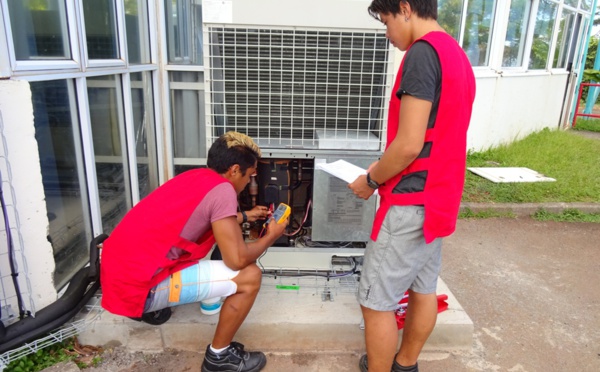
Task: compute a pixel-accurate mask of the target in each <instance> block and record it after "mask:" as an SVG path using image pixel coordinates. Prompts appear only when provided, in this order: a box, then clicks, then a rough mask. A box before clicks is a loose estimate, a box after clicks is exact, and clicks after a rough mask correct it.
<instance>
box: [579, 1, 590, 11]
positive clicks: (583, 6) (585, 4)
mask: <svg viewBox="0 0 600 372" xmlns="http://www.w3.org/2000/svg"><path fill="white" fill-rule="evenodd" d="M580 8H581V9H583V10H590V9H591V8H592V0H582V1H581V5H580Z"/></svg>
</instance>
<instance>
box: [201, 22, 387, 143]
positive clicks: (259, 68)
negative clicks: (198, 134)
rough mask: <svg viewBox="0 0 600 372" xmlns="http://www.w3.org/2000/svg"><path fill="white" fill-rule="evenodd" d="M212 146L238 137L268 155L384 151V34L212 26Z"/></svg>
mask: <svg viewBox="0 0 600 372" xmlns="http://www.w3.org/2000/svg"><path fill="white" fill-rule="evenodd" d="M206 32H207V35H208V37H207V39H208V45H206V49H207V51H208V54H209V57H208V61H207V62H208V63H207V66H208V69H207V70H208V74H207V76H208V77H209V79H210V84H209V85H208V87H207V88H208V90H209V91H210V94H209V96H210V110H207V113H208V115H207V117H208V118H210V120H209V121H208V122H209V126H210V125H212V128H211V130H209V131H208V133H211V135H212V138H210V139H209V141H210V142H212V141H213V140H214V139H215V138H216V137H218V136H219V135H220V134H222V133H224V132H226V131H228V130H235V131H238V132H242V133H245V134H248V135H249V136H251V137H252V138H254V139H255V140H256V141H257V142H258V144H259V145H260V146H262V147H267V148H289V147H292V148H295V147H298V148H318V149H336V148H339V149H368V150H380V148H381V139H382V133H383V130H384V122H383V121H384V119H385V118H384V116H385V115H384V114H383V111H384V102H385V100H384V94H385V91H386V89H385V85H386V83H387V80H388V79H387V78H388V53H389V48H388V43H387V40H386V38H385V35H384V34H383V33H374V32H373V33H368V32H350V31H331V30H330V31H322V30H302V29H248V28H235V27H227V28H224V27H208V29H207V31H206Z"/></svg>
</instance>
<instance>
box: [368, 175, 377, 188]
mask: <svg viewBox="0 0 600 372" xmlns="http://www.w3.org/2000/svg"><path fill="white" fill-rule="evenodd" d="M367 185H369V187H370V188H372V189H373V190H377V189H378V188H379V184H378V183H377V181H374V180H372V179H371V174H370V173H367Z"/></svg>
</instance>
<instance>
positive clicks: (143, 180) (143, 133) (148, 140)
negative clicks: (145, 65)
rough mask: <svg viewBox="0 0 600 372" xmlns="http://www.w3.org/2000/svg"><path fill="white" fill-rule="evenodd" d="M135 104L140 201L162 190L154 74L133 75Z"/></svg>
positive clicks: (135, 136)
mask: <svg viewBox="0 0 600 372" xmlns="http://www.w3.org/2000/svg"><path fill="white" fill-rule="evenodd" d="M131 101H132V102H131V103H132V111H133V126H134V128H133V129H134V141H131V142H134V143H135V153H136V163H137V175H138V184H139V193H140V199H143V198H144V197H145V196H147V195H148V194H149V193H150V192H151V191H152V190H154V189H155V188H157V187H158V163H157V155H156V151H157V150H156V136H155V129H154V128H155V127H154V100H153V99H152V75H151V73H150V72H136V73H133V74H131Z"/></svg>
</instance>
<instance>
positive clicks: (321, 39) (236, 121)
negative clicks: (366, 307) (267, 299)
mask: <svg viewBox="0 0 600 372" xmlns="http://www.w3.org/2000/svg"><path fill="white" fill-rule="evenodd" d="M369 3H370V1H362V0H332V1H314V0H309V1H285V0H257V1H245V0H229V1H227V0H225V1H204V2H203V18H204V21H203V35H204V52H205V53H204V65H205V79H206V81H205V83H206V84H205V86H206V91H205V92H206V93H205V94H206V95H205V102H206V113H207V114H206V115H207V118H206V122H207V146H208V145H210V144H211V143H212V142H213V141H214V140H215V139H216V138H217V137H218V136H219V135H221V134H223V133H225V132H227V131H229V130H234V131H238V132H242V133H245V134H247V135H249V136H251V137H252V138H253V139H254V140H255V141H256V142H257V143H258V144H259V146H260V147H261V149H262V152H263V158H262V159H261V161H260V162H259V166H258V171H257V176H256V179H255V180H253V181H252V184H253V186H254V187H253V188H249V189H248V190H245V191H244V192H243V193H242V194H241V195H240V203H241V204H242V207H245V208H251V207H252V204H260V205H267V206H272V207H275V208H276V207H277V205H278V203H280V202H283V203H286V204H288V205H290V206H291V207H292V217H291V220H290V221H291V222H290V226H289V229H288V232H287V234H286V236H284V237H283V238H282V239H280V240H279V241H278V242H277V243H276V246H277V247H281V249H280V250H282V251H285V250H298V249H314V250H319V249H330V248H331V249H334V250H339V251H343V250H348V249H361V248H363V247H364V246H365V243H366V242H367V241H368V239H369V234H370V230H371V226H372V222H373V218H374V214H375V209H376V203H377V200H376V198H375V197H373V198H371V199H370V200H368V201H364V200H362V199H359V198H357V197H355V196H354V195H353V194H352V192H350V190H349V189H348V188H347V183H346V182H344V181H341V180H339V179H337V178H335V177H332V176H329V175H328V174H327V173H325V172H323V171H321V170H318V169H315V164H318V163H319V162H332V161H335V160H339V159H345V160H347V161H349V162H350V163H353V164H355V165H358V166H361V167H363V168H367V167H368V166H369V164H371V163H372V162H373V161H376V160H377V159H378V158H379V157H380V155H381V153H382V151H383V149H384V147H385V133H386V119H387V101H388V98H387V97H389V94H390V90H391V83H392V82H391V77H392V74H393V68H394V63H393V57H394V53H393V50H392V49H391V48H390V46H389V44H388V41H387V39H386V37H385V30H384V28H383V26H382V25H381V24H380V23H378V22H377V21H376V20H374V19H373V18H371V17H370V16H369V14H368V12H367V7H368V5H369ZM252 190H257V191H256V192H254V191H252ZM251 191H252V192H251ZM260 229H261V226H256V227H255V228H254V229H253V228H252V227H250V229H249V230H250V231H249V232H248V234H249V238H253V237H255V236H257V235H258V234H260Z"/></svg>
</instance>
